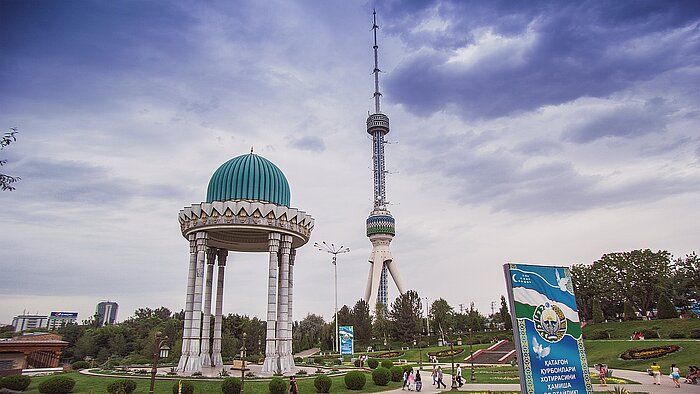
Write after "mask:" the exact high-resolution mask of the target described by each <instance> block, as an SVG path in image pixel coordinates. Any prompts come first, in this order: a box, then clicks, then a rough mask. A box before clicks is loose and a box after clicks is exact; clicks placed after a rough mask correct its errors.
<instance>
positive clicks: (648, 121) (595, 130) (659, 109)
mask: <svg viewBox="0 0 700 394" xmlns="http://www.w3.org/2000/svg"><path fill="white" fill-rule="evenodd" d="M672 112H673V110H672V109H671V108H670V107H669V106H668V104H667V103H666V102H665V100H663V99H662V98H660V97H657V98H654V99H652V100H649V101H647V102H646V103H644V104H643V105H626V106H622V107H619V108H611V109H610V110H609V111H607V112H605V113H603V114H602V115H599V116H597V117H596V116H593V117H592V118H591V119H586V120H584V122H583V123H582V124H580V125H579V126H576V127H573V128H572V129H570V130H568V131H567V132H565V138H566V139H568V140H570V141H573V142H576V143H588V142H592V141H595V140H597V139H600V138H604V137H620V138H633V137H638V136H642V135H645V134H650V133H663V132H664V131H665V130H666V124H667V122H668V117H669V116H670V115H671V113H672Z"/></svg>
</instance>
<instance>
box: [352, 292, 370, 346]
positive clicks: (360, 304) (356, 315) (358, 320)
mask: <svg viewBox="0 0 700 394" xmlns="http://www.w3.org/2000/svg"><path fill="white" fill-rule="evenodd" d="M352 325H353V333H354V335H355V339H356V340H358V341H367V340H370V339H372V317H371V316H370V314H369V304H367V303H366V302H365V300H363V299H359V300H358V301H357V302H356V303H355V306H353V307H352Z"/></svg>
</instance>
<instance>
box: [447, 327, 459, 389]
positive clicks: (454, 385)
mask: <svg viewBox="0 0 700 394" xmlns="http://www.w3.org/2000/svg"><path fill="white" fill-rule="evenodd" d="M449 338H450V358H451V360H452V385H451V386H450V391H459V389H458V388H457V376H456V375H455V347H454V334H453V333H452V329H451V328H450V337H449Z"/></svg>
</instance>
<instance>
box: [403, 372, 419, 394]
mask: <svg viewBox="0 0 700 394" xmlns="http://www.w3.org/2000/svg"><path fill="white" fill-rule="evenodd" d="M406 388H408V390H409V391H413V390H414V389H415V390H416V391H421V389H422V388H423V381H422V380H421V377H420V371H419V370H416V373H415V375H414V374H413V368H410V369H408V370H406V371H403V387H402V388H401V390H405V389H406Z"/></svg>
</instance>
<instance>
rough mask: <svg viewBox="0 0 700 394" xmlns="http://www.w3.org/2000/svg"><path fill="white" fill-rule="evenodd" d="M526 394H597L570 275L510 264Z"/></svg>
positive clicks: (515, 332)
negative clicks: (594, 388)
mask: <svg viewBox="0 0 700 394" xmlns="http://www.w3.org/2000/svg"><path fill="white" fill-rule="evenodd" d="M504 271H505V274H506V284H507V285H508V296H509V299H510V307H511V314H512V318H513V335H514V339H515V344H516V350H517V351H518V363H519V367H520V377H521V379H520V381H521V388H522V391H523V393H528V394H539V393H547V394H584V393H592V392H593V387H592V385H591V378H590V373H589V370H588V362H587V360H586V353H585V350H584V347H583V338H582V336H581V324H580V322H579V317H578V308H577V306H576V297H575V296H574V290H573V285H572V283H571V274H570V272H569V269H568V268H565V267H548V266H536V265H525V264H505V265H504Z"/></svg>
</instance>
